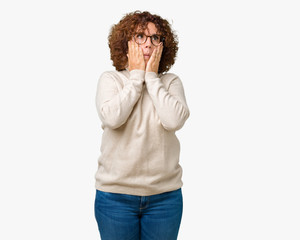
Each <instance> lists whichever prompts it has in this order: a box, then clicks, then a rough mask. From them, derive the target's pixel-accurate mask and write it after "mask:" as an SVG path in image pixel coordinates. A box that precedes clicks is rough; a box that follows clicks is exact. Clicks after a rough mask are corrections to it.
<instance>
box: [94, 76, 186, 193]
mask: <svg viewBox="0 0 300 240" xmlns="http://www.w3.org/2000/svg"><path fill="white" fill-rule="evenodd" d="M96 107H97V112H98V115H99V117H100V119H101V121H102V129H103V134H102V141H101V148H100V150H101V154H100V156H99V158H98V170H97V172H96V175H95V178H96V184H95V186H96V188H97V189H99V190H101V191H105V192H113V193H124V194H131V195H139V196H149V195H153V194H159V193H163V192H167V191H172V190H176V189H178V188H180V187H181V186H182V180H181V178H182V168H181V166H180V165H179V152H180V144H179V141H178V139H177V137H176V135H175V131H176V130H178V129H180V128H181V127H182V126H183V125H184V122H185V121H186V119H187V118H188V117H189V109H188V106H187V104H186V99H185V95H184V90H183V86H182V83H181V81H180V79H179V77H178V76H176V75H175V74H172V73H165V74H159V75H157V74H156V73H154V72H145V71H143V70H132V71H130V72H129V71H128V70H124V71H107V72H104V73H103V74H102V75H101V77H100V78H99V81H98V86H97V93H96Z"/></svg>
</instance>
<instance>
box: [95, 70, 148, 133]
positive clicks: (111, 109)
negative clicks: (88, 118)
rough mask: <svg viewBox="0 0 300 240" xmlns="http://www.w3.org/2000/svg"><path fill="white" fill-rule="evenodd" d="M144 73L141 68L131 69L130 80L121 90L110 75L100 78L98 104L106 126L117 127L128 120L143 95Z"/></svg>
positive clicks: (98, 109)
mask: <svg viewBox="0 0 300 240" xmlns="http://www.w3.org/2000/svg"><path fill="white" fill-rule="evenodd" d="M144 74H145V73H144V71H141V70H133V71H131V72H130V77H129V80H127V81H126V82H125V84H124V87H123V88H122V90H121V91H120V90H119V89H118V88H117V86H116V83H115V80H114V79H112V78H111V77H110V76H107V75H103V76H102V77H101V78H100V80H99V85H98V88H97V95H96V106H97V111H98V115H99V117H100V119H101V121H102V123H103V125H104V126H107V127H109V128H112V129H115V128H118V127H120V126H121V125H123V124H124V123H125V122H126V121H127V119H128V117H129V115H130V113H131V112H132V109H133V107H134V105H135V104H136V102H137V101H138V99H139V97H140V95H141V92H142V88H143V82H144Z"/></svg>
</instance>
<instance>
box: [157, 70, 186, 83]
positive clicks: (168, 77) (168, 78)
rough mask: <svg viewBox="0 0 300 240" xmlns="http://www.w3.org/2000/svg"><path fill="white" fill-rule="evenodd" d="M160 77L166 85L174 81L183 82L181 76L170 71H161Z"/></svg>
mask: <svg viewBox="0 0 300 240" xmlns="http://www.w3.org/2000/svg"><path fill="white" fill-rule="evenodd" d="M159 77H160V79H161V80H162V82H163V83H164V84H165V85H166V86H169V85H170V84H171V83H172V82H174V81H175V82H177V81H178V82H181V80H180V78H179V76H178V75H177V74H175V73H169V72H166V73H161V74H159Z"/></svg>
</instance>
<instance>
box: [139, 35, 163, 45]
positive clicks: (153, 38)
mask: <svg viewBox="0 0 300 240" xmlns="http://www.w3.org/2000/svg"><path fill="white" fill-rule="evenodd" d="M148 37H150V39H151V42H152V44H153V45H159V44H160V42H161V38H160V36H159V35H156V34H153V35H151V36H146V35H145V34H143V33H137V34H135V35H134V39H135V41H136V43H137V44H143V43H145V42H146V41H147V39H148Z"/></svg>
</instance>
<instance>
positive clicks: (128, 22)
mask: <svg viewBox="0 0 300 240" xmlns="http://www.w3.org/2000/svg"><path fill="white" fill-rule="evenodd" d="M149 22H152V23H154V25H155V27H156V28H157V31H158V34H160V35H161V36H162V37H163V39H164V40H163V45H164V48H163V52H162V55H161V59H160V63H159V69H158V73H163V72H167V71H169V69H170V68H171V66H172V65H173V64H174V63H175V59H176V54H177V51H178V40H177V35H176V34H175V32H174V31H173V30H172V28H171V26H170V24H169V22H168V21H167V20H165V19H163V18H161V17H160V16H158V15H153V14H151V13H149V12H147V11H144V12H141V11H135V12H132V13H128V14H126V15H125V16H124V17H123V18H122V19H121V20H120V22H119V23H118V24H115V25H113V26H112V27H111V30H110V33H109V36H108V45H109V48H110V58H111V60H112V61H113V66H115V68H116V70H118V71H121V70H124V69H125V68H126V67H127V63H128V59H127V52H128V41H129V40H131V39H132V36H133V35H134V33H135V32H136V30H137V28H141V30H145V29H146V28H147V25H148V23H149Z"/></svg>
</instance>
